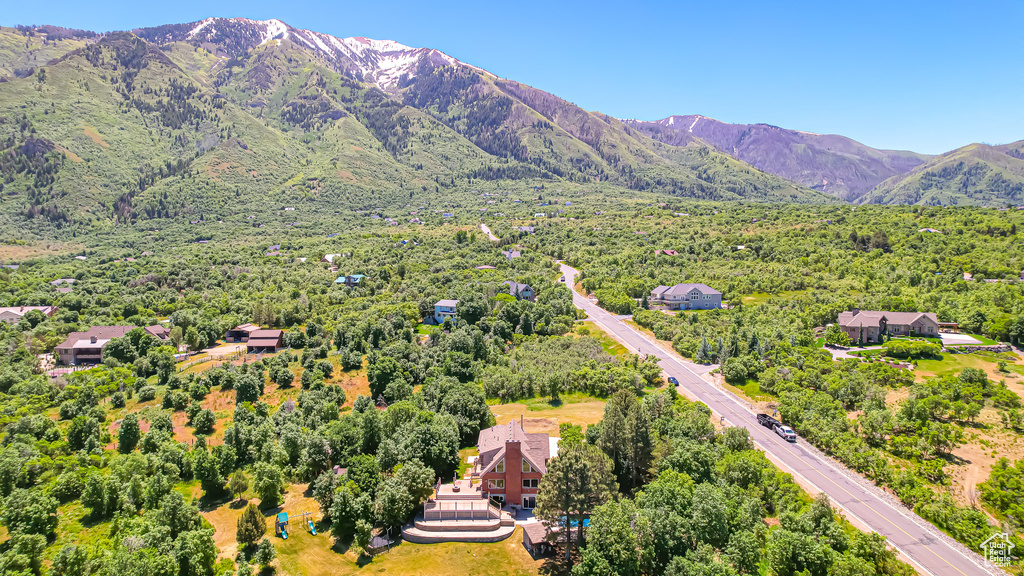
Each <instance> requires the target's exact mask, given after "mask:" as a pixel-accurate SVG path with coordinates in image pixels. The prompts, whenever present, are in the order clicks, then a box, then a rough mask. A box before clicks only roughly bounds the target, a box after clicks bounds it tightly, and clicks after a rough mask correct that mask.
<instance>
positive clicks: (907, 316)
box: [838, 310, 939, 328]
mask: <svg viewBox="0 0 1024 576" xmlns="http://www.w3.org/2000/svg"><path fill="white" fill-rule="evenodd" d="M883 318H884V319H885V321H886V323H887V324H899V325H909V324H913V323H914V322H917V321H918V320H920V319H921V318H927V319H929V320H931V321H932V322H935V323H938V322H939V319H938V317H937V316H936V315H935V313H934V312H884V311H881V310H852V311H849V312H840V313H839V319H838V324H839V325H840V326H848V327H850V328H853V327H861V328H864V327H874V328H879V327H881V325H882V324H881V321H882V319H883Z"/></svg>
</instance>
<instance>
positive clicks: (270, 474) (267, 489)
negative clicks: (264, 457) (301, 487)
mask: <svg viewBox="0 0 1024 576" xmlns="http://www.w3.org/2000/svg"><path fill="white" fill-rule="evenodd" d="M284 485H285V483H284V475H283V474H282V473H281V469H280V468H278V467H277V466H274V465H273V464H268V463H266V462H258V463H257V464H256V468H255V470H254V471H253V489H254V490H256V494H257V495H258V496H259V498H260V505H261V506H262V507H264V508H273V507H274V506H277V505H278V504H279V503H280V501H281V494H282V492H284Z"/></svg>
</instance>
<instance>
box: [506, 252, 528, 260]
mask: <svg viewBox="0 0 1024 576" xmlns="http://www.w3.org/2000/svg"><path fill="white" fill-rule="evenodd" d="M501 253H502V254H504V255H505V258H506V259H507V260H511V259H513V258H519V257H521V256H522V255H523V253H522V252H520V251H519V250H502V251H501Z"/></svg>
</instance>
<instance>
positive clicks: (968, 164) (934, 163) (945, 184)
mask: <svg viewBox="0 0 1024 576" xmlns="http://www.w3.org/2000/svg"><path fill="white" fill-rule="evenodd" d="M860 201H861V202H871V203H877V204H925V205H928V206H948V205H968V206H970V205H974V206H977V205H982V206H1005V205H1012V206H1019V205H1021V204H1024V140H1022V141H1020V142H1014V143H1012V144H1006V145H1003V146H988V145H985V144H971V145H970V146H964V147H963V148H959V149H957V150H953V151H952V152H947V153H945V154H942V155H941V156H937V157H935V158H933V159H932V160H930V161H928V162H926V163H925V164H922V165H920V166H918V167H916V168H914V169H913V170H911V171H910V172H908V173H907V174H904V175H901V176H894V177H892V178H890V179H888V180H886V181H885V182H882V183H881V184H879V185H878V186H876V187H875V188H874V189H873V190H872V191H871V192H869V193H868V194H867V195H866V196H864V197H863V198H861V199H860Z"/></svg>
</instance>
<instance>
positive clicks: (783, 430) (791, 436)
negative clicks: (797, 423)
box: [775, 424, 796, 442]
mask: <svg viewBox="0 0 1024 576" xmlns="http://www.w3.org/2000/svg"><path fill="white" fill-rule="evenodd" d="M775 433H776V434H778V435H779V436H781V437H782V438H783V439H785V440H786V441H787V442H796V432H793V429H792V428H790V427H789V426H783V425H782V424H776V425H775Z"/></svg>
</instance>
